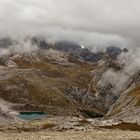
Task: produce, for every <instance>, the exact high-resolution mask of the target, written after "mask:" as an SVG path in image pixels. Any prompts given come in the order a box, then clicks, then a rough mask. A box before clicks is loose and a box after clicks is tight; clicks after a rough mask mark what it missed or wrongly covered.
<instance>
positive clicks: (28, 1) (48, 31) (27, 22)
mask: <svg viewBox="0 0 140 140" xmlns="http://www.w3.org/2000/svg"><path fill="white" fill-rule="evenodd" d="M36 34H40V35H45V36H46V38H48V39H49V40H51V39H52V40H53V39H55V40H58V39H60V40H70V41H77V42H78V43H81V44H83V45H89V46H90V45H95V46H96V48H98V47H101V46H103V45H105V46H108V45H109V44H111V45H113V44H117V45H118V46H120V47H125V46H127V45H128V44H129V45H130V44H131V46H133V47H139V44H140V39H139V37H140V0H0V35H1V36H5V35H12V36H24V35H36Z"/></svg>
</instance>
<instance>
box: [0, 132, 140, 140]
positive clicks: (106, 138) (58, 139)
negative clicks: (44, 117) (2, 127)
mask: <svg viewBox="0 0 140 140" xmlns="http://www.w3.org/2000/svg"><path fill="white" fill-rule="evenodd" d="M0 140H140V132H136V131H121V130H108V129H89V130H86V131H82V130H78V131H74V130H67V131H51V130H44V131H40V132H21V133H16V132H0Z"/></svg>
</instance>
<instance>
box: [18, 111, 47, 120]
mask: <svg viewBox="0 0 140 140" xmlns="http://www.w3.org/2000/svg"><path fill="white" fill-rule="evenodd" d="M17 117H18V118H20V119H23V120H40V119H43V118H46V117H47V114H46V113H45V112H20V114H19V115H18V116H17Z"/></svg>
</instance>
